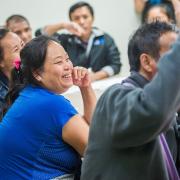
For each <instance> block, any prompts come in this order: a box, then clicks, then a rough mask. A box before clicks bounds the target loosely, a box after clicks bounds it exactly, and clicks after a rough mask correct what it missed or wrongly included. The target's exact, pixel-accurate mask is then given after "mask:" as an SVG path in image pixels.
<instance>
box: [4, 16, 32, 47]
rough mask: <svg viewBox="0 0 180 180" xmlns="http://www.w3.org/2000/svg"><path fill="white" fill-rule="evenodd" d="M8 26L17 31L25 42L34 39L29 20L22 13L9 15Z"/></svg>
mask: <svg viewBox="0 0 180 180" xmlns="http://www.w3.org/2000/svg"><path fill="white" fill-rule="evenodd" d="M6 27H7V28H8V29H9V30H10V31H12V32H14V33H16V34H17V35H18V36H19V37H20V38H21V39H22V40H23V41H24V43H25V44H26V43H27V42H29V41H30V40H31V39H32V29H31V26H30V24H29V21H28V20H27V19H26V18H25V17H24V16H22V15H19V14H14V15H12V16H10V17H8V18H7V20H6Z"/></svg>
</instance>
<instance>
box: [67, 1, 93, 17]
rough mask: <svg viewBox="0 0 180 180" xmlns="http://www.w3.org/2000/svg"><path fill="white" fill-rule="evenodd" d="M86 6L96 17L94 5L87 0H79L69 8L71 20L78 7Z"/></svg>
mask: <svg viewBox="0 0 180 180" xmlns="http://www.w3.org/2000/svg"><path fill="white" fill-rule="evenodd" d="M84 6H86V7H87V8H88V9H89V11H90V13H91V15H92V17H94V10H93V8H92V6H91V5H90V4H88V3H87V2H84V1H80V2H78V3H75V4H73V5H72V6H71V7H70V9H69V19H70V20H71V14H72V13H73V12H74V11H75V10H76V9H78V8H81V7H84Z"/></svg>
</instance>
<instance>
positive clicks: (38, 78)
mask: <svg viewBox="0 0 180 180" xmlns="http://www.w3.org/2000/svg"><path fill="white" fill-rule="evenodd" d="M33 76H34V78H35V79H36V80H37V81H39V82H40V81H41V80H42V77H41V76H40V75H39V73H38V72H37V71H35V72H33Z"/></svg>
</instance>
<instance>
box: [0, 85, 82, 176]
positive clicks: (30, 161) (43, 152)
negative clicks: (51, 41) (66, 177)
mask: <svg viewBox="0 0 180 180" xmlns="http://www.w3.org/2000/svg"><path fill="white" fill-rule="evenodd" d="M75 114H77V111H76V110H75V109H74V107H73V106H72V105H71V103H70V102H69V101H68V100H67V99H65V98H64V97H63V96H61V95H56V94H54V93H52V92H50V91H47V90H46V89H44V88H41V87H32V86H28V87H26V88H25V89H24V90H23V91H22V92H21V93H20V96H19V97H18V98H17V99H16V101H15V102H14V104H13V105H12V107H11V108H10V109H9V111H8V112H7V113H6V115H5V117H4V118H3V120H2V122H1V124H0V179H51V178H54V177H57V176H60V175H63V174H70V173H73V172H75V171H76V169H77V167H79V166H80V163H81V159H80V156H79V154H78V153H77V152H76V151H75V150H74V149H73V148H72V147H71V146H70V145H68V144H67V143H65V142H64V141H63V139H62V128H63V126H64V125H65V124H66V123H67V122H68V120H69V119H70V118H71V117H72V116H74V115H75Z"/></svg>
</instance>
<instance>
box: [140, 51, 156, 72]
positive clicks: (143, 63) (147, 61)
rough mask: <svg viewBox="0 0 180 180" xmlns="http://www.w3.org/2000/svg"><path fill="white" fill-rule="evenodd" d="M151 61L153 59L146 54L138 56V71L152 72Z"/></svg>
mask: <svg viewBox="0 0 180 180" xmlns="http://www.w3.org/2000/svg"><path fill="white" fill-rule="evenodd" d="M152 60H153V58H152V57H151V56H150V55H148V54H145V53H143V54H141V55H140V69H143V70H144V71H146V72H148V73H150V72H151V71H152V66H151V64H152Z"/></svg>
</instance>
